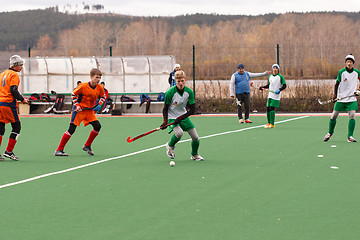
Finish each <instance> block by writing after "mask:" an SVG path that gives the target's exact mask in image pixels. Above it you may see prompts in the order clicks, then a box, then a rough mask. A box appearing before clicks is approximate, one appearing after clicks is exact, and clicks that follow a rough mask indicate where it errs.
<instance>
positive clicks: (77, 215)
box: [0, 116, 360, 240]
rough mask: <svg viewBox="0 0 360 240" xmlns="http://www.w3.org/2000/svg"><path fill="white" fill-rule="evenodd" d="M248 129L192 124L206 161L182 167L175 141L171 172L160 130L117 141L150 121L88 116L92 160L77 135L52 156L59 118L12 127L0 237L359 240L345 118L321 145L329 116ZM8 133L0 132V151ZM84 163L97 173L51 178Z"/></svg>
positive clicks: (82, 131)
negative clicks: (15, 137)
mask: <svg viewBox="0 0 360 240" xmlns="http://www.w3.org/2000/svg"><path fill="white" fill-rule="evenodd" d="M295 118H298V117H296V116H282V117H281V116H277V118H276V120H277V121H283V120H289V119H295ZM251 119H252V120H253V123H252V124H242V125H239V124H238V121H237V119H236V117H192V121H193V122H194V124H195V126H196V128H197V132H198V134H199V135H200V136H201V137H206V136H210V137H206V138H203V139H201V144H200V154H201V155H202V156H203V157H204V158H205V159H206V160H205V161H204V162H194V161H191V160H190V142H188V141H185V142H182V143H179V144H178V145H177V146H176V149H175V153H176V157H175V162H176V166H175V167H170V166H169V159H168V157H167V156H166V154H165V147H164V146H162V147H158V146H161V145H163V144H165V143H166V141H168V139H169V138H170V135H168V134H167V131H160V132H156V133H153V134H151V135H149V136H146V137H144V138H142V139H139V140H137V141H134V142H132V143H127V142H126V138H127V137H128V136H131V137H135V136H136V135H138V134H141V133H143V132H146V131H149V130H151V129H153V128H155V127H157V126H159V125H160V124H161V123H162V120H161V118H158V117H147V118H144V117H138V118H136V117H114V118H113V117H102V118H99V120H100V122H101V123H102V129H101V133H100V135H99V136H98V137H97V138H96V139H95V141H94V144H93V150H94V152H95V156H89V155H87V154H86V153H85V152H84V151H82V150H81V147H82V145H83V144H84V142H85V141H86V138H87V136H88V134H89V132H90V130H91V126H88V127H86V128H84V127H80V128H78V129H77V131H76V132H75V134H74V136H73V137H72V138H71V139H70V141H69V143H68V145H67V147H66V149H65V150H66V152H67V153H68V154H69V155H70V156H69V157H55V156H53V153H54V151H55V149H56V147H57V145H58V144H59V141H60V138H61V136H62V134H63V133H64V131H65V130H67V127H68V121H69V119H68V118H22V132H21V136H20V138H19V141H18V144H17V145H16V147H15V150H14V152H15V153H16V154H17V155H18V156H19V157H20V161H18V162H15V161H11V160H7V161H6V162H1V163H0V165H1V166H0V169H1V170H0V171H1V174H0V185H1V187H2V188H0V202H1V208H0V213H1V215H0V216H1V220H2V224H1V227H0V239H4V240H13V239H16V240H17V239H19V240H20V239H21V240H25V239H26V240H35V239H36V240H40V239H46V240H49V239H51V240H55V239H56V240H57V239H59V240H64V239H86V240H92V239H94V240H95V239H96V240H99V239H106V240H112V239H121V240H125V239H131V240H133V239H139V240H144V239H146V240H148V239H154V240H162V239H164V240H170V239H179V240H188V239H206V240H209V239H214V240H215V239H216V240H219V239H224V240H228V239H229V240H230V239H234V240H235V239H236V240H238V239H241V240H243V239H249V240H256V239H259V240H269V239H274V240H279V239H284V240H290V239H306V240H308V239H316V240H319V239H324V240H329V239H341V240H344V239H358V237H359V236H360V228H359V227H358V224H359V222H360V204H359V199H360V192H359V186H358V181H359V180H360V174H359V169H360V159H359V146H360V145H359V144H360V143H347V142H346V138H347V122H348V117H344V116H343V117H339V118H338V122H337V123H338V124H337V127H336V129H335V134H334V135H333V137H332V138H331V140H330V141H329V142H328V143H324V142H323V141H322V139H323V137H324V135H325V134H326V132H327V128H328V121H329V117H306V118H301V119H300V118H299V119H296V120H293V121H287V122H283V123H278V124H276V128H275V129H264V128H263V127H261V126H260V125H263V124H264V123H265V121H266V117H262V116H258V117H257V116H254V117H252V118H251ZM259 126H260V127H259ZM357 127H358V128H357V129H355V136H354V137H355V138H358V140H360V134H359V132H360V127H359V125H358V124H357ZM248 128H250V129H248ZM239 129H243V131H238V132H234V131H236V130H239ZM9 133H10V126H9V125H7V132H6V133H5V136H6V138H4V141H3V146H2V147H1V151H2V152H3V150H4V147H5V146H6V144H7V137H8V135H9ZM218 133H219V134H220V133H226V134H222V135H213V134H218ZM188 138H189V137H188V135H187V134H186V133H185V134H184V137H183V139H184V140H186V139H188ZM332 145H336V147H332ZM152 148H154V149H152ZM142 150H147V151H144V152H143V151H142ZM136 152H138V153H136ZM132 153H135V154H132ZM126 154H129V156H124V155H126ZM318 155H324V157H322V158H319V157H318ZM122 156H124V157H122ZM101 160H105V161H104V162H98V161H101ZM88 163H98V164H95V165H91V166H87V167H85V166H84V167H82V168H78V169H74V170H72V171H66V172H58V171H60V170H66V169H71V168H73V167H77V166H83V165H85V164H88ZM332 166H333V167H334V166H336V167H338V168H339V169H333V168H331V167H332ZM55 172H57V173H58V174H53V175H52V174H51V173H55ZM48 173H50V175H48V176H43V178H39V179H32V180H31V179H30V178H33V177H37V176H42V175H44V174H48ZM25 179H30V180H31V181H28V182H23V183H20V182H18V181H21V180H25ZM14 182H18V184H15V185H11V186H8V187H4V186H5V184H9V183H14Z"/></svg>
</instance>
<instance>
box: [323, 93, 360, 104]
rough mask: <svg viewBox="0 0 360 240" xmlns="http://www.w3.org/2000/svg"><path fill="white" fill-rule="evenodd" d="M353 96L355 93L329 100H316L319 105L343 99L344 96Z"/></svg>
mask: <svg viewBox="0 0 360 240" xmlns="http://www.w3.org/2000/svg"><path fill="white" fill-rule="evenodd" d="M354 96H356V94H351V95H349V96H346V97H341V98H335V99H329V100H326V101H320V99H318V102H319V104H320V105H324V104H328V103H332V102H336V101H338V100H341V99H344V98H349V97H354Z"/></svg>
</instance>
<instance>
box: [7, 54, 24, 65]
mask: <svg viewBox="0 0 360 240" xmlns="http://www.w3.org/2000/svg"><path fill="white" fill-rule="evenodd" d="M19 65H24V60H23V59H22V58H21V57H20V56H19V55H13V56H11V57H10V67H15V66H19Z"/></svg>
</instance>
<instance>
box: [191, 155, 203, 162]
mask: <svg viewBox="0 0 360 240" xmlns="http://www.w3.org/2000/svg"><path fill="white" fill-rule="evenodd" d="M190 159H191V160H195V161H204V158H203V157H202V156H200V154H196V155H191V157H190Z"/></svg>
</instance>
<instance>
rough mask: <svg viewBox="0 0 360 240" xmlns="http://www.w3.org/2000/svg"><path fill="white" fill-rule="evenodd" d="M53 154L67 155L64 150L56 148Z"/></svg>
mask: <svg viewBox="0 0 360 240" xmlns="http://www.w3.org/2000/svg"><path fill="white" fill-rule="evenodd" d="M54 155H55V156H64V157H66V156H69V155H68V154H67V153H66V152H64V150H58V151H55V153H54Z"/></svg>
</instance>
